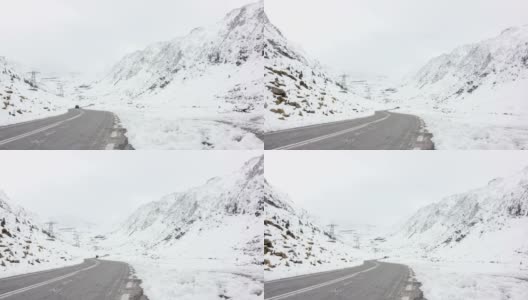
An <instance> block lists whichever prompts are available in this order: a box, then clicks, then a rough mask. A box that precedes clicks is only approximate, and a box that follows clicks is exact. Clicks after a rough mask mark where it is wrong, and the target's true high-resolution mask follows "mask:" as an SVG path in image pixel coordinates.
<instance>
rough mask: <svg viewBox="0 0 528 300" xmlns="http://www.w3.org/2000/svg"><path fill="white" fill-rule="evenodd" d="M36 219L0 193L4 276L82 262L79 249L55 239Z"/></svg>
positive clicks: (0, 249)
mask: <svg viewBox="0 0 528 300" xmlns="http://www.w3.org/2000/svg"><path fill="white" fill-rule="evenodd" d="M35 218H36V217H35V216H34V215H33V214H31V213H29V212H27V211H26V210H25V209H23V208H21V207H18V206H16V205H13V204H11V203H10V200H9V198H8V197H7V196H6V194H4V192H2V191H0V229H1V232H0V270H1V271H2V275H3V274H12V273H17V272H18V271H22V272H24V271H26V270H34V269H39V268H46V267H48V268H51V267H52V266H61V265H66V264H72V263H75V262H77V261H79V262H80V261H81V259H80V258H82V255H81V254H80V253H81V251H80V250H79V249H75V248H73V247H71V246H70V245H68V244H66V243H64V242H62V241H60V240H58V239H56V238H55V237H54V236H52V235H51V234H50V233H49V232H48V231H47V230H46V229H45V228H44V227H43V226H42V225H41V224H39V223H38V222H37V221H35Z"/></svg>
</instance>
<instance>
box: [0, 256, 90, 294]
mask: <svg viewBox="0 0 528 300" xmlns="http://www.w3.org/2000/svg"><path fill="white" fill-rule="evenodd" d="M99 264H100V263H99V262H98V261H95V264H93V265H91V266H89V267H87V268H84V269H81V270H77V271H75V272H71V273H68V274H66V275H62V276H59V277H56V278H53V279H50V280H46V281H44V282H40V283H36V284H33V285H30V286H27V287H24V288H21V289H18V290H14V291H11V292H7V293H4V294H1V295H0V299H4V298H7V297H11V296H13V295H16V294H20V293H23V292H27V291H29V290H32V289H36V288H38V287H41V286H45V285H47V284H50V283H54V282H57V281H60V280H63V279H66V278H68V277H72V276H74V275H77V274H78V273H80V272H83V271H88V270H90V269H93V268H95V267H97V266H98V265H99Z"/></svg>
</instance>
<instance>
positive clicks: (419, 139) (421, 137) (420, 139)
mask: <svg viewBox="0 0 528 300" xmlns="http://www.w3.org/2000/svg"><path fill="white" fill-rule="evenodd" d="M423 140H424V136H423V135H419V136H418V139H417V141H418V142H419V143H421V142H423Z"/></svg>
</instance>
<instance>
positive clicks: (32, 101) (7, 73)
mask: <svg viewBox="0 0 528 300" xmlns="http://www.w3.org/2000/svg"><path fill="white" fill-rule="evenodd" d="M55 88H56V87H55V86H53V85H52V84H50V83H49V82H48V83H44V82H42V81H37V83H35V82H33V81H32V80H31V75H30V74H28V71H27V70H26V68H24V67H23V66H21V65H19V64H17V63H14V62H11V61H9V60H7V59H6V58H5V57H0V125H4V124H11V123H18V122H23V121H26V120H30V119H35V118H40V117H46V116H50V115H54V114H55V115H56V114H60V113H62V112H65V111H66V110H67V108H68V106H69V103H68V102H67V101H65V100H64V99H63V98H60V97H58V96H57V95H56V92H57V91H56V90H55Z"/></svg>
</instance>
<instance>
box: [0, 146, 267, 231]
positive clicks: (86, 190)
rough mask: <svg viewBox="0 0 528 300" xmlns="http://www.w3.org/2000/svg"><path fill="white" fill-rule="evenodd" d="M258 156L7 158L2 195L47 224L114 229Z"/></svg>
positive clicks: (1, 158) (41, 154)
mask: <svg viewBox="0 0 528 300" xmlns="http://www.w3.org/2000/svg"><path fill="white" fill-rule="evenodd" d="M260 154H261V153H260V152H258V151H158V152H150V151H137V152H136V151H134V152H93V151H92V152H83V151H68V152H60V151H59V152H48V151H28V152H16V151H15V152H9V151H5V152H3V153H2V155H0V166H2V167H1V172H0V189H1V190H3V191H4V192H5V193H6V194H7V195H8V196H9V197H10V198H11V201H12V203H15V204H18V205H21V206H23V207H25V208H27V209H29V210H31V211H33V212H34V213H37V214H38V215H39V216H40V217H41V218H42V219H43V220H42V221H47V218H48V217H54V216H67V217H71V216H73V217H79V218H81V219H83V220H85V221H88V222H95V223H100V224H102V225H111V224H112V223H113V222H114V221H118V220H121V219H123V218H125V217H127V216H128V215H129V214H130V213H132V212H133V211H134V210H135V209H136V208H137V207H138V206H140V205H141V204H143V203H148V202H151V201H156V200H159V199H160V198H161V197H162V196H164V195H167V194H169V193H173V192H178V191H183V190H185V189H187V188H189V187H194V186H199V185H201V184H203V183H205V182H206V181H207V180H208V179H210V178H212V177H216V176H221V175H224V174H229V173H231V172H233V171H235V170H237V169H239V168H240V167H242V165H243V163H244V162H245V161H247V160H249V159H250V158H252V157H255V156H258V155H260Z"/></svg>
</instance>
